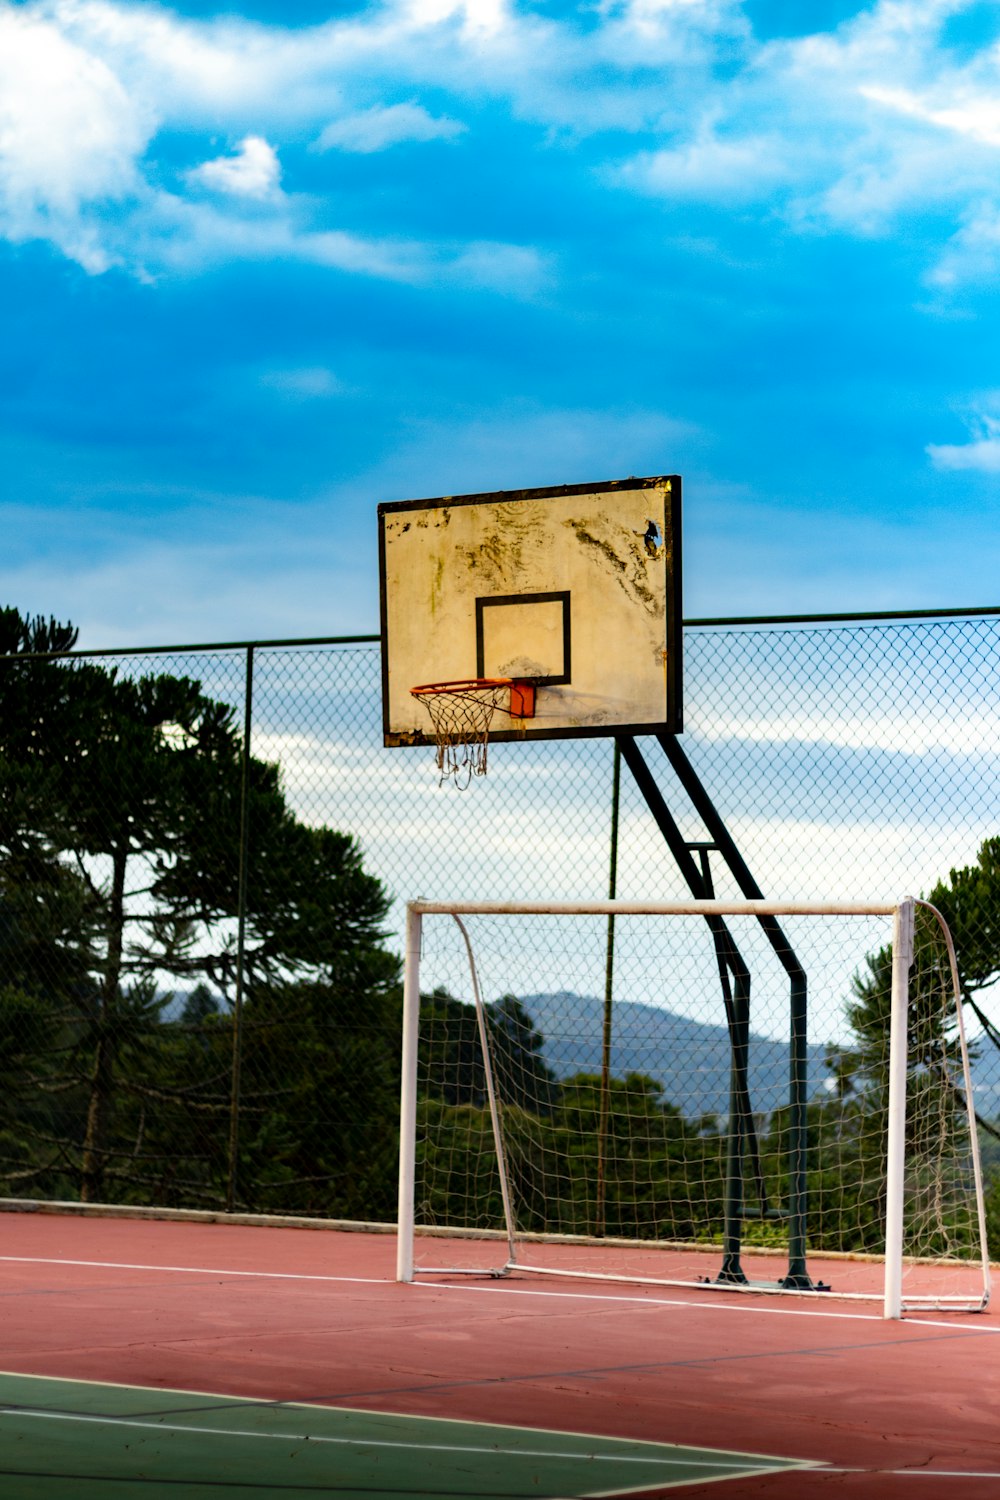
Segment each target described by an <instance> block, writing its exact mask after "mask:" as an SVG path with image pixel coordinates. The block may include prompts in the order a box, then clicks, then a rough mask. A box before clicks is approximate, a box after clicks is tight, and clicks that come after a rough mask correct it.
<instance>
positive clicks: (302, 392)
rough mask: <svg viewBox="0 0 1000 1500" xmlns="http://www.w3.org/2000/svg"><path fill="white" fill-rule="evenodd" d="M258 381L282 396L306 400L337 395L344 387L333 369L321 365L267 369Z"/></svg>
mask: <svg viewBox="0 0 1000 1500" xmlns="http://www.w3.org/2000/svg"><path fill="white" fill-rule="evenodd" d="M260 383H261V385H263V386H268V387H269V388H270V389H271V390H275V391H280V392H281V394H282V395H284V396H291V397H293V398H296V399H299V400H307V401H308V400H316V399H321V400H322V399H324V398H326V397H328V396H338V395H340V393H341V392H342V391H343V389H344V387H343V385H342V384H341V382H340V381H339V380H338V379H337V377H336V375H334V373H333V371H332V370H327V369H326V368H325V367H324V366H323V365H311V366H308V367H306V368H303V369H298V370H267V371H265V372H264V374H263V375H261V377H260Z"/></svg>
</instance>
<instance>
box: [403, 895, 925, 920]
mask: <svg viewBox="0 0 1000 1500" xmlns="http://www.w3.org/2000/svg"><path fill="white" fill-rule="evenodd" d="M912 900H913V897H912V896H904V897H902V898H901V899H900V900H898V901H461V900H459V901H425V900H423V899H422V898H418V899H417V900H415V901H408V902H407V905H406V909H407V911H409V912H413V913H414V915H415V916H463V917H466V916H504V915H511V916H519V915H523V916H547V917H549V916H551V917H570V916H578V915H587V916H609V917H616V916H618V917H660V916H663V917H669V916H694V917H739V916H750V917H797V916H803V917H891V916H893V915H894V914H895V913H896V912H897V911H898V910H899V909H900V907H901V906H903V905H904V904H906V903H907V902H909V901H912Z"/></svg>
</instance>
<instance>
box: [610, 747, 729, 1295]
mask: <svg viewBox="0 0 1000 1500" xmlns="http://www.w3.org/2000/svg"><path fill="white" fill-rule="evenodd" d="M618 744H619V745H620V746H621V752H622V756H623V758H624V760H625V764H626V765H627V766H628V768H629V770H630V771H631V773H632V776H633V778H634V779H635V782H636V785H637V786H638V788H639V790H640V791H641V793H642V795H643V797H644V799H645V802H646V806H647V807H648V808H649V810H650V812H651V813H652V815H653V819H654V821H655V823H656V826H657V827H658V828H659V830H660V832H661V833H662V835H663V837H664V839H665V840H666V843H667V846H668V848H669V849H670V852H671V854H672V855H673V856H674V859H675V861H676V863H677V867H678V869H679V870H680V872H681V874H682V875H683V876H684V879H685V881H686V883H687V886H688V889H689V890H690V892H691V894H692V896H693V897H694V898H695V900H696V901H702V900H707V899H709V898H710V897H711V896H712V894H713V892H712V881H711V875H710V873H706V872H704V871H703V870H701V869H699V867H698V865H697V864H696V863H695V860H694V857H693V855H692V853H691V848H690V846H689V845H688V843H687V840H686V839H685V838H684V835H683V834H682V833H681V831H680V829H679V828H678V826H677V823H676V822H675V820H674V817H673V814H672V813H671V812H670V809H669V808H668V807H667V804H666V802H665V801H664V799H663V794H662V793H661V791H660V789H659V787H658V786H657V785H656V782H655V781H654V779H653V775H652V772H651V771H650V769H649V767H648V766H647V765H646V762H645V760H644V759H643V756H642V753H641V751H640V750H639V747H638V745H637V744H636V743H635V740H634V739H633V738H632V737H631V735H621V736H619V737H618ZM705 921H706V922H707V923H708V927H709V929H710V931H711V933H712V937H713V939H714V941H715V947H716V954H717V955H718V957H719V960H720V966H722V965H725V967H726V968H727V969H728V970H729V972H730V973H731V974H732V976H733V986H734V988H733V992H732V993H730V990H729V986H728V983H723V986H722V993H723V1000H724V1002H725V1006H726V1020H727V1022H728V1025H729V1037H730V1049H731V1061H730V1073H729V1080H730V1083H729V1136H728V1142H727V1154H726V1195H725V1207H724V1223H723V1265H722V1271H721V1273H720V1275H719V1278H718V1279H719V1280H720V1281H726V1282H730V1283H732V1282H745V1281H746V1279H747V1278H746V1276H745V1275H744V1274H743V1271H742V1270H741V1268H740V1248H741V1242H742V1233H743V1154H744V1144H745V1142H746V1140H747V1138H748V1135H749V1134H750V1133H752V1132H753V1118H752V1115H751V1113H750V1092H749V1086H748V1083H747V1053H748V1047H749V1028H750V970H749V969H748V968H747V965H746V963H745V962H744V960H743V957H742V955H741V954H740V951H739V949H738V948H737V946H736V943H735V941H734V939H733V935H732V933H731V932H730V931H729V928H728V927H727V926H726V924H725V922H724V921H723V920H722V918H721V917H706V918H705ZM754 1146H755V1147H756V1141H754Z"/></svg>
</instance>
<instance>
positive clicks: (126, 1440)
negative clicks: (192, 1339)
mask: <svg viewBox="0 0 1000 1500" xmlns="http://www.w3.org/2000/svg"><path fill="white" fill-rule="evenodd" d="M798 1467H803V1466H801V1465H798V1464H796V1463H794V1462H792V1461H789V1460H787V1459H779V1458H761V1457H759V1456H758V1455H756V1454H749V1453H729V1452H716V1451H714V1450H711V1449H706V1448H683V1447H678V1446H675V1445H674V1444H670V1443H641V1442H630V1441H628V1440H625V1439H617V1438H608V1437H588V1436H585V1435H582V1434H579V1433H567V1432H546V1431H543V1430H540V1429H535V1428H526V1427H500V1426H494V1425H490V1424H480V1423H474V1422H453V1421H446V1420H442V1419H439V1418H433V1417H409V1416H398V1415H390V1414H388V1413H384V1412H371V1411H351V1410H345V1409H343V1408H339V1407H330V1406H308V1405H299V1404H292V1403H284V1402H260V1401H250V1400H244V1399H240V1398H234V1397H227V1396H206V1395H201V1394H194V1393H191V1392H187V1391H165V1390H158V1389H150V1388H145V1387H135V1386H119V1385H97V1384H90V1383H87V1382H78V1381H72V1380H50V1379H47V1378H39V1377H34V1376H24V1375H0V1491H2V1493H3V1494H4V1495H5V1496H7V1497H9V1500H56V1497H58V1500H66V1497H67V1496H69V1495H72V1496H73V1500H109V1497H114V1496H117V1495H120V1496H132V1495H135V1496H141V1497H142V1500H146V1497H149V1500H154V1497H157V1500H159V1497H161V1496H162V1497H166V1496H168V1495H169V1496H174V1497H176V1496H179V1495H184V1496H187V1497H195V1496H201V1495H204V1496H206V1497H208V1496H212V1497H218V1500H225V1497H226V1496H240V1495H247V1496H249V1495H268V1496H284V1495H287V1496H290V1497H291V1496H302V1495H309V1494H313V1495H338V1496H341V1497H344V1500H351V1497H352V1496H357V1497H358V1500H361V1497H364V1500H378V1497H380V1496H385V1497H389V1496H406V1497H414V1500H417V1497H425V1500H438V1497H441V1500H443V1497H447V1500H484V1497H489V1496H496V1497H501V1496H502V1497H514V1500H520V1497H521V1496H534V1497H538V1500H541V1497H545V1496H550V1497H561V1500H573V1497H583V1496H588V1495H618V1494H627V1493H628V1492H629V1491H636V1490H649V1489H655V1488H658V1487H661V1486H668V1485H672V1484H674V1485H676V1484H689V1483H691V1482H692V1481H693V1480H706V1479H716V1480H718V1479H724V1478H726V1477H732V1478H735V1477H736V1476H737V1475H745V1474H754V1473H765V1472H768V1471H773V1470H777V1469H790V1468H798ZM723 1493H724V1487H723Z"/></svg>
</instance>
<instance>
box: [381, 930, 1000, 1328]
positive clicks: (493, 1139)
mask: <svg viewBox="0 0 1000 1500" xmlns="http://www.w3.org/2000/svg"><path fill="white" fill-rule="evenodd" d="M406 946H407V951H406V974H405V985H404V1036H403V1084H402V1116H401V1145H400V1191H399V1248H398V1276H399V1279H400V1280H404V1281H406V1280H411V1279H412V1278H413V1277H414V1276H415V1275H421V1274H435V1275H440V1274H458V1273H463V1272H468V1273H473V1274H485V1275H507V1274H510V1273H512V1272H517V1271H520V1272H525V1273H528V1272H530V1273H533V1274H554V1275H560V1276H584V1277H588V1278H590V1277H595V1278H597V1277H611V1278H614V1279H619V1280H628V1281H650V1282H656V1283H663V1284H668V1285H689V1284H699V1285H701V1286H704V1287H715V1288H718V1289H720V1290H723V1291H742V1290H753V1291H760V1290H770V1291H776V1292H794V1293H799V1294H806V1295H814V1296H820V1295H823V1296H825V1295H829V1294H830V1293H831V1291H832V1293H833V1294H835V1295H838V1296H852V1297H870V1298H877V1299H880V1300H881V1301H882V1303H883V1307H884V1311H885V1315H886V1316H888V1317H898V1316H900V1314H901V1312H902V1310H903V1309H904V1308H906V1307H927V1306H938V1307H946V1308H953V1309H970V1310H978V1309H981V1308H982V1307H984V1306H985V1305H986V1301H987V1299H988V1295H989V1271H988V1259H987V1254H986V1240H985V1216H984V1210H983V1192H982V1180H981V1172H980V1168H979V1159H978V1149H977V1143H976V1121H975V1112H974V1109H972V1108H971V1107H970V1105H971V1102H972V1097H973V1096H972V1084H971V1075H970V1063H969V1056H968V1047H967V1045H966V1038H965V1033H964V1028H963V1024H962V1013H961V1002H960V996H959V990H958V975H957V968H956V965H955V961H954V952H953V950H952V948H951V939H950V936H949V934H948V932H947V929H946V927H945V925H944V923H943V921H942V920H941V918H940V917H939V915H938V914H937V913H936V912H935V911H934V909H933V908H931V907H928V906H927V905H926V904H925V903H922V902H914V901H912V900H906V901H904V902H902V903H900V904H898V905H895V906H890V905H879V906H872V905H858V906H851V905H838V906H830V905H823V906H819V905H803V904H797V905H795V904H776V903H766V902H759V901H758V902H720V901H708V902H705V901H701V902H687V903H675V904H670V905H648V906H647V905H636V904H635V903H628V902H595V903H591V904H574V905H572V906H569V905H565V904H562V905H542V904H538V903H522V904H509V903H503V904H501V903H484V902H478V903H470V902H465V903H454V904H448V903H441V902H426V901H422V902H412V903H411V904H410V905H409V907H408V908H407V945H406Z"/></svg>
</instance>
